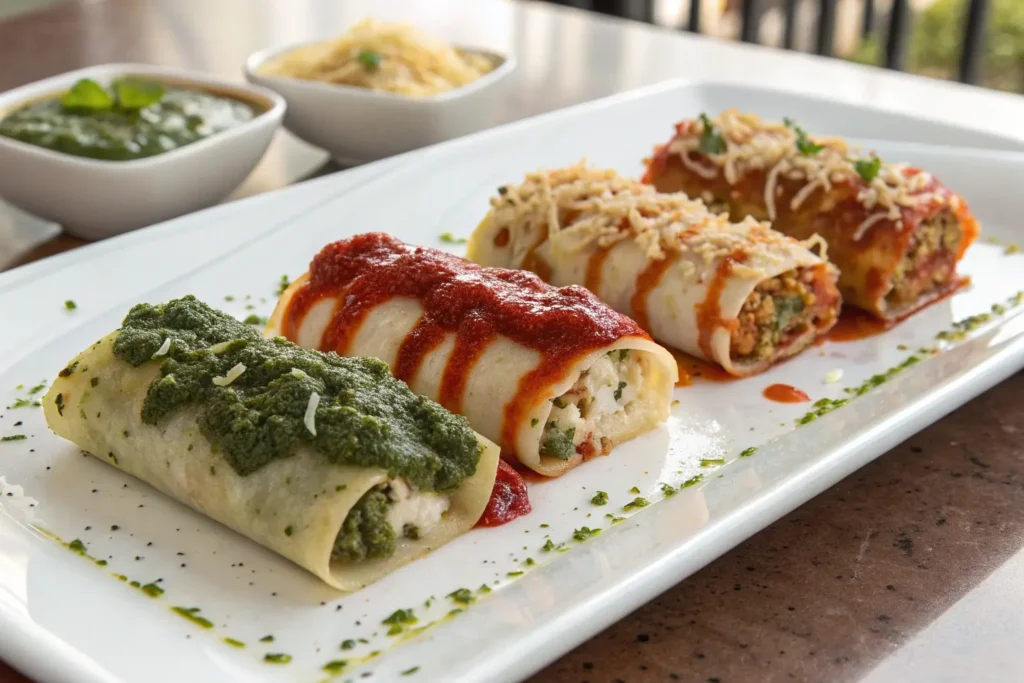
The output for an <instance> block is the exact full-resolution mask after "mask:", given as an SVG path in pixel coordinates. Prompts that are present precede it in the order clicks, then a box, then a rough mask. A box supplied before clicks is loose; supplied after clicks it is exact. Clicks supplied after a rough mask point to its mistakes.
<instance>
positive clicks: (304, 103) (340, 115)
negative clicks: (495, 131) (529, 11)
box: [245, 45, 516, 164]
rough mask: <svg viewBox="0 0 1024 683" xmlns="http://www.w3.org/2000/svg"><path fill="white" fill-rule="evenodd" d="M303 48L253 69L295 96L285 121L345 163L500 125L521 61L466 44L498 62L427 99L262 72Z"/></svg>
mask: <svg viewBox="0 0 1024 683" xmlns="http://www.w3.org/2000/svg"><path fill="white" fill-rule="evenodd" d="M298 47H301V46H300V45H291V46H289V47H285V48H277V49H273V50H263V51H261V52H257V53H255V54H253V55H251V56H250V57H249V59H248V60H246V62H245V76H246V78H248V79H249V81H250V82H252V83H257V84H259V85H262V86H264V87H266V88H269V89H271V90H274V91H276V92H278V93H280V94H281V95H282V96H283V97H284V99H285V100H286V101H287V102H288V113H287V115H286V116H285V119H284V126H285V128H287V129H288V130H289V131H290V132H292V133H294V134H295V135H297V136H299V137H300V138H302V139H303V140H305V141H306V142H308V143H310V144H311V145H315V146H317V147H321V148H323V149H325V150H327V151H328V152H329V153H330V154H331V156H332V157H334V159H335V160H337V161H339V162H341V163H343V164H357V163H364V162H367V161H375V160H377V159H383V158H384V157H388V156H392V155H395V154H401V153H402V152H408V151H410V150H413V149H418V148H420V147H426V146H427V145H432V144H434V143H437V142H444V141H445V140H450V139H451V138H457V137H460V136H462V135H468V134H470V133H475V132H477V131H480V130H484V129H485V128H489V127H491V126H494V125H495V124H497V123H498V113H499V111H498V107H499V105H500V104H501V102H502V99H503V97H504V93H505V91H506V89H507V85H508V78H507V77H508V75H509V74H510V73H512V71H513V70H514V69H515V67H516V61H515V59H514V58H513V57H510V56H504V55H500V54H498V53H496V52H492V51H490V50H479V49H475V48H467V47H459V49H462V50H466V51H469V52H476V53H477V54H482V55H485V56H487V57H489V58H491V59H493V60H494V61H495V63H496V64H497V66H496V67H495V68H494V70H493V71H491V72H490V73H488V74H486V75H485V76H483V77H481V78H479V79H477V80H475V81H473V82H472V83H469V84H468V85H465V86H463V87H461V88H457V89H455V90H449V91H447V92H443V93H440V94H438V95H435V96H433V97H426V98H414V97H408V96H405V95H398V94H394V93H389V92H380V91H376V90H370V89H368V88H358V87H354V86H348V85H335V84H333V83H323V82H320V81H307V80H301V79H297V78H285V77H281V76H265V75H262V74H260V68H261V67H262V66H263V65H264V64H266V63H267V62H268V61H270V60H272V59H273V58H275V57H277V56H279V55H282V54H284V53H286V52H289V51H291V50H294V49H296V48H298Z"/></svg>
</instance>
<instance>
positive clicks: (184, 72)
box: [0, 62, 288, 171]
mask: <svg viewBox="0 0 1024 683" xmlns="http://www.w3.org/2000/svg"><path fill="white" fill-rule="evenodd" d="M116 75H126V76H131V75H147V76H156V77H159V76H165V77H167V78H170V79H180V80H182V81H188V82H191V83H193V84H194V85H195V86H196V87H197V88H198V89H202V88H203V86H210V87H213V88H222V89H224V90H228V91H231V90H234V91H236V92H238V93H240V94H249V95H253V96H256V97H260V98H262V99H264V100H266V101H268V102H270V103H271V106H270V107H269V108H268V109H266V110H265V111H262V112H260V113H259V114H257V115H256V116H254V117H253V118H252V119H250V120H249V121H246V122H245V123H243V124H241V125H239V126H235V127H234V128H229V129H228V130H224V131H220V132H218V133H216V134H214V135H210V136H208V137H206V138H203V139H202V140H197V141H195V142H192V143H190V144H187V145H184V146H182V147H178V148H175V149H172V150H170V151H168V152H163V153H162V154H155V155H153V156H149V157H143V158H141V159H128V160H124V161H118V160H112V159H93V158H90V157H82V156H77V155H74V154H67V153H65V152H59V151H56V150H52V149H49V148H47V147H40V146H39V145H33V144H30V143H28V142H23V141H21V140H16V139H14V138H9V137H6V136H3V135H0V147H5V146H6V147H9V148H13V149H15V150H18V151H20V152H22V153H27V154H34V155H36V156H39V157H49V158H51V159H56V160H59V161H60V163H63V164H66V165H68V166H79V167H81V168H92V169H98V168H103V169H113V168H118V169H121V168H123V169H126V170H136V171H137V170H140V169H142V168H145V167H150V166H157V165H161V164H165V163H168V159H171V160H172V161H173V159H175V158H179V157H181V156H182V155H184V154H189V153H195V152H199V151H201V150H203V149H206V148H209V147H212V146H214V145H218V144H220V142H222V141H224V140H227V139H230V138H233V137H238V136H241V135H247V134H249V133H250V131H252V130H253V129H254V128H256V127H257V126H262V125H265V124H266V123H267V122H268V121H273V122H274V123H273V125H275V126H276V125H277V124H279V123H280V121H281V119H282V118H283V117H284V112H285V109H286V108H287V106H288V105H287V103H286V101H285V99H284V98H283V97H282V96H281V95H280V94H279V93H277V92H275V91H273V90H271V89H270V88H265V87H263V86H260V85H258V84H254V83H246V82H242V83H236V82H234V81H229V80H227V79H224V78H219V77H217V76H213V75H211V74H206V73H203V72H201V71H192V70H189V69H180V68H177V67H169V66H159V65H156V64H142V63H133V62H108V63H105V64H96V65H93V66H87V67H84V68H82V69H75V70H73V71H65V72H64V73H61V74H57V75H55V76H50V77H48V78H43V79H40V80H38V81H33V82H32V83H26V84H25V85H21V86H18V87H17V88H13V89H11V90H8V91H6V92H3V93H0V111H2V110H5V109H7V108H9V107H11V106H17V104H18V103H19V102H21V101H24V100H29V99H35V98H36V97H38V96H39V95H36V94H35V93H32V94H29V91H47V90H58V89H60V88H62V87H65V86H67V85H68V84H71V83H74V82H75V81H77V80H79V79H82V78H88V77H90V76H100V77H109V76H116ZM41 96H42V97H45V94H43V95H41ZM0 118H2V116H0Z"/></svg>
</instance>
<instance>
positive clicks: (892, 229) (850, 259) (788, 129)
mask: <svg viewBox="0 0 1024 683" xmlns="http://www.w3.org/2000/svg"><path fill="white" fill-rule="evenodd" d="M644 180H645V182H649V183H651V184H653V185H654V187H656V188H657V189H658V190H661V191H662V192H676V191H682V192H686V193H687V194H689V195H690V196H693V197H700V198H702V199H703V200H704V201H706V202H708V204H709V205H710V206H711V207H712V209H713V210H721V211H727V212H728V213H729V214H730V215H731V217H732V219H733V220H741V219H743V218H746V217H748V216H753V217H754V218H756V219H758V220H769V221H771V222H772V227H773V228H774V229H776V230H778V231H780V232H783V233H785V234H787V235H790V236H792V237H796V238H798V239H806V238H808V237H810V236H811V235H814V234H817V235H821V236H822V237H823V238H824V239H825V241H826V242H828V247H829V258H830V259H831V260H832V262H833V263H835V264H836V266H837V267H838V268H839V271H840V277H839V289H840V291H841V292H842V294H843V299H844V301H845V302H846V303H848V304H853V305H854V306H857V307H859V308H861V309H864V310H866V311H868V312H870V313H872V314H874V315H875V316H877V317H879V318H884V319H888V320H892V319H898V318H900V317H904V316H906V315H908V314H910V313H912V312H914V311H915V310H917V309H919V308H921V307H922V306H925V305H927V304H928V303H930V302H932V301H934V300H936V299H938V298H941V297H942V296H943V295H945V294H947V293H948V292H949V291H951V290H952V289H954V288H956V287H957V286H959V285H960V284H961V280H960V279H959V278H958V277H957V274H956V264H957V261H958V260H959V259H960V258H961V257H962V256H963V254H964V252H965V251H966V249H967V247H968V246H969V245H970V244H971V242H972V241H974V239H975V237H977V235H978V223H977V221H976V220H975V219H974V217H973V216H972V215H971V212H970V211H969V209H968V207H967V203H966V202H965V201H964V200H963V199H962V198H961V197H960V196H959V195H957V194H956V193H954V192H952V191H951V190H949V188H947V187H945V186H944V185H943V184H942V183H941V182H939V180H938V179H937V178H935V177H934V176H932V175H931V174H929V173H926V172H924V171H921V170H919V169H916V168H911V167H909V166H907V165H905V164H893V163H886V162H884V161H882V160H880V159H879V158H878V157H876V156H870V155H865V154H863V153H861V152H860V151H858V150H855V149H852V148H850V147H849V146H848V145H847V144H846V142H844V141H843V140H842V139H838V138H815V137H810V136H808V135H807V134H806V133H805V132H804V130H803V129H802V128H800V127H799V126H797V125H796V124H795V123H793V122H792V121H789V120H787V121H786V122H785V123H771V122H766V121H762V120H761V119H760V118H759V117H757V116H755V115H753V114H741V113H739V112H737V111H736V110H729V111H726V112H724V113H722V114H721V115H719V116H718V117H716V118H714V119H711V118H708V117H707V116H705V115H701V117H700V118H699V119H695V120H688V121H683V122H682V123H679V124H678V125H677V126H676V134H675V136H674V137H673V138H672V140H671V141H669V142H668V144H665V145H662V146H660V147H658V148H657V149H656V150H655V153H654V156H653V157H652V158H651V159H649V160H648V162H647V174H646V176H645V177H644Z"/></svg>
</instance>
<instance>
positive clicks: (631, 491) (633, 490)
mask: <svg viewBox="0 0 1024 683" xmlns="http://www.w3.org/2000/svg"><path fill="white" fill-rule="evenodd" d="M629 492H630V493H633V494H636V493H640V489H639V488H638V487H636V486H634V487H633V488H631V489H630V490H629Z"/></svg>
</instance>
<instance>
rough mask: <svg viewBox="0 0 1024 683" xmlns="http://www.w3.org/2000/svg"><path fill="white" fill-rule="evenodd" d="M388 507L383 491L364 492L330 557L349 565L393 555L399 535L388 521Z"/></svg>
mask: <svg viewBox="0 0 1024 683" xmlns="http://www.w3.org/2000/svg"><path fill="white" fill-rule="evenodd" d="M389 505H390V501H389V500H388V496H387V494H386V493H384V492H383V491H382V490H380V489H371V490H369V491H367V492H366V493H365V494H364V495H363V497H362V498H360V499H359V502H358V503H356V504H355V505H354V506H353V507H352V509H351V510H350V511H349V513H348V516H347V517H346V518H345V523H344V524H342V525H341V531H340V532H339V533H338V537H337V538H336V539H334V550H333V551H332V552H331V557H332V558H333V559H336V560H348V561H349V562H362V561H363V560H368V559H369V560H372V559H376V558H381V557H390V556H391V555H392V553H394V552H395V546H396V544H397V541H398V535H397V534H396V533H395V529H394V527H392V526H391V524H390V523H388V520H387V515H388V507H389ZM407 526H409V525H407Z"/></svg>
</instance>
